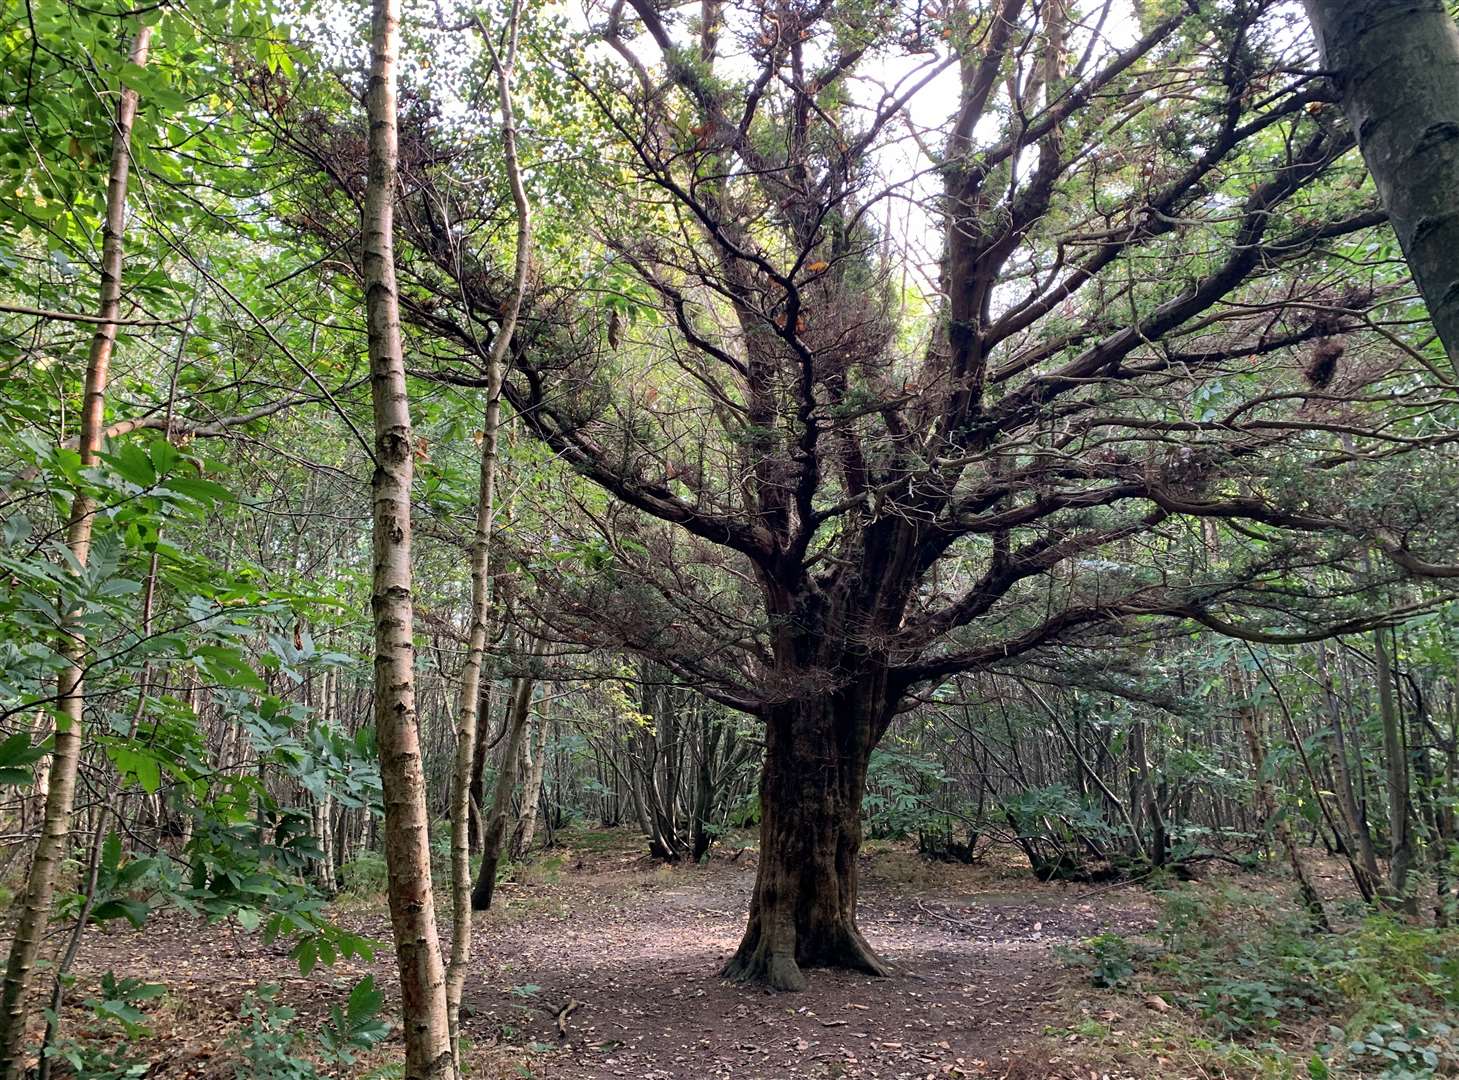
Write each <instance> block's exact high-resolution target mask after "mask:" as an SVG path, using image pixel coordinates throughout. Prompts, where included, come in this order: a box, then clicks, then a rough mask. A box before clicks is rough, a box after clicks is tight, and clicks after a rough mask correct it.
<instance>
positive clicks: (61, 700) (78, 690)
mask: <svg viewBox="0 0 1459 1080" xmlns="http://www.w3.org/2000/svg"><path fill="white" fill-rule="evenodd" d="M151 41H152V30H151V28H150V27H147V26H143V27H140V28H139V29H138V30H137V36H136V37H135V39H133V42H132V49H131V56H130V60H131V62H132V63H134V64H136V65H138V66H139V67H140V66H145V65H146V63H147V56H148V52H149V50H150V46H151ZM137 100H138V98H137V92H136V91H135V90H132V89H130V88H129V87H127V86H125V85H124V86H122V88H121V94H120V96H119V98H118V100H117V109H116V116H115V128H114V129H113V133H112V151H111V169H110V172H109V174H108V178H107V189H106V218H105V221H104V223H103V226H102V255H101V297H100V304H99V307H98V320H97V325H96V332H95V334H93V335H92V338H91V348H90V352H89V353H88V355H87V361H86V386H85V391H84V393H85V396H84V398H83V399H82V405H81V436H80V440H79V443H78V447H77V448H78V450H79V451H80V456H81V464H82V465H83V466H84V467H90V466H94V465H95V464H96V463H97V461H98V460H99V457H98V455H99V453H100V451H101V442H102V431H103V413H104V408H105V404H106V390H107V383H108V381H109V379H110V374H111V355H112V349H113V347H114V346H115V344H116V333H117V318H118V315H119V312H120V309H121V295H122V238H123V234H124V232H125V229H126V213H127V183H128V178H129V175H130V172H131V160H132V158H131V139H132V125H133V123H134V122H135V120H136V117H137ZM95 515H96V506H95V504H94V503H93V501H92V500H91V499H90V498H89V497H88V496H87V495H86V494H84V493H80V492H78V493H77V495H76V496H75V498H74V499H73V500H72V503H71V513H70V517H69V519H68V521H67V525H66V545H67V547H69V548H70V550H71V554H72V556H73V557H74V559H75V561H76V563H77V565H79V566H83V567H84V566H85V565H86V562H87V559H88V558H89V556H90V553H91V532H92V525H93V523H94V521H95ZM82 614H83V613H82V612H79V611H71V612H68V613H67V615H66V619H65V621H64V623H63V625H62V627H61V643H60V648H59V651H60V653H61V655H62V656H63V657H64V658H65V660H66V667H65V668H64V669H63V670H62V671H61V674H60V677H59V680H58V686H57V702H56V712H57V716H58V720H57V723H56V730H55V749H54V751H53V753H52V755H51V760H50V769H49V783H48V786H47V788H46V799H45V810H44V817H43V819H42V825H41V835H40V839H39V840H38V841H37V842H36V847H35V853H34V854H33V855H32V857H31V864H30V873H29V875H28V877H27V878H26V884H25V892H24V895H23V896H22V898H21V900H20V919H19V921H18V923H17V924H16V928H15V936H14V938H12V939H11V943H10V956H9V960H8V962H7V963H6V967H5V981H4V985H3V987H0V1055H3V1061H0V1077H4V1078H5V1080H10V1078H12V1077H16V1076H19V1075H20V1074H21V1073H22V1072H23V1071H24V1043H25V1028H26V1018H27V1016H26V1000H25V999H26V992H27V990H28V989H29V988H30V982H31V976H32V974H33V972H34V969H35V961H36V956H37V954H38V952H39V950H40V945H41V940H42V939H43V938H44V937H45V935H46V928H47V925H48V923H49V921H50V914H51V901H52V899H53V897H54V895H55V889H56V868H57V866H58V865H59V864H60V862H61V860H62V859H63V858H64V857H65V854H66V851H65V849H66V840H67V837H68V836H69V834H70V827H71V808H72V805H73V803H74V802H75V797H76V772H77V767H78V765H79V764H80V760H81V741H82V728H81V724H82V713H83V710H84V707H85V701H86V698H85V688H84V686H83V683H82V675H83V672H84V668H85V663H86V641H85V638H84V637H83V631H82V630H81V627H80V618H81V616H82Z"/></svg>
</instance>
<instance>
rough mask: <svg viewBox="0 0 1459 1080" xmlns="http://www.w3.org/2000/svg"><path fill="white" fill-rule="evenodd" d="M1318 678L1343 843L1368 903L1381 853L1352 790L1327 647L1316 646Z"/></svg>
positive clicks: (1376, 888)
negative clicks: (1343, 826)
mask: <svg viewBox="0 0 1459 1080" xmlns="http://www.w3.org/2000/svg"><path fill="white" fill-rule="evenodd" d="M1317 678H1318V681H1319V682H1321V684H1322V700H1323V705H1324V707H1325V708H1326V710H1327V719H1328V722H1329V723H1330V724H1332V741H1331V743H1330V744H1329V749H1330V757H1331V760H1332V771H1333V787H1334V788H1336V790H1337V805H1338V809H1339V811H1340V812H1341V814H1342V817H1343V820H1344V823H1345V824H1346V826H1347V828H1346V833H1345V836H1344V840H1343V842H1344V844H1345V845H1347V847H1348V849H1349V850H1348V852H1347V857H1348V862H1349V863H1350V864H1351V866H1352V868H1353V876H1354V878H1355V879H1356V881H1357V885H1358V891H1359V892H1361V893H1362V894H1363V898H1364V899H1365V900H1368V901H1369V902H1371V901H1373V900H1374V899H1375V898H1376V897H1377V896H1378V894H1379V892H1380V891H1381V887H1382V883H1383V875H1382V873H1381V872H1380V871H1379V869H1378V852H1377V851H1376V850H1375V849H1374V847H1373V834H1372V832H1371V830H1369V828H1368V823H1367V821H1366V820H1364V818H1363V813H1362V810H1361V809H1360V808H1359V806H1358V799H1357V795H1356V794H1355V793H1354V791H1353V780H1352V774H1351V773H1350V771H1349V769H1348V752H1347V739H1346V735H1345V733H1344V722H1343V716H1342V710H1341V709H1340V708H1339V707H1338V701H1337V694H1336V693H1335V692H1334V690H1333V685H1332V673H1331V671H1329V670H1328V667H1327V647H1326V645H1325V644H1324V643H1323V642H1320V641H1319V642H1318V643H1317Z"/></svg>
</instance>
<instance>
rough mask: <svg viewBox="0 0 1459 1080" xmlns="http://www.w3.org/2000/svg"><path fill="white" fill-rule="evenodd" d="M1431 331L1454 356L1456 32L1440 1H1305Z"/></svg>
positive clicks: (1458, 225) (1458, 350) (1457, 302)
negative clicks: (1425, 312)
mask: <svg viewBox="0 0 1459 1080" xmlns="http://www.w3.org/2000/svg"><path fill="white" fill-rule="evenodd" d="M1305 2H1306V8H1307V15H1308V17H1309V18H1310V19H1311V20H1312V27H1313V29H1314V30H1315V31H1316V34H1317V42H1318V46H1319V47H1320V48H1321V50H1322V59H1323V66H1324V67H1325V68H1327V69H1328V70H1329V71H1331V72H1333V74H1334V77H1335V79H1336V82H1337V85H1338V88H1339V90H1340V91H1341V93H1342V105H1343V111H1344V113H1346V115H1347V118H1348V122H1349V123H1350V124H1351V125H1352V129H1353V133H1354V134H1355V135H1356V136H1357V139H1358V147H1359V149H1361V150H1362V152H1363V160H1364V161H1365V162H1366V163H1367V165H1368V171H1369V172H1370V173H1372V175H1373V180H1374V182H1375V183H1376V184H1377V186H1378V194H1379V196H1380V197H1381V198H1382V200H1383V206H1384V208H1385V209H1386V210H1387V211H1388V218H1389V220H1390V221H1391V222H1392V223H1393V231H1394V232H1395V233H1397V234H1398V242H1399V243H1400V244H1401V245H1402V246H1403V253H1404V255H1405V256H1406V257H1407V259H1408V264H1409V266H1410V267H1411V268H1412V270H1413V276H1414V280H1415V281H1416V282H1417V283H1418V287H1419V291H1420V292H1422V293H1423V296H1424V300H1425V301H1426V302H1427V304H1428V307H1429V315H1430V317H1431V318H1432V319H1433V321H1434V327H1435V329H1437V330H1438V332H1439V337H1440V339H1442V341H1443V342H1444V346H1445V348H1446V349H1447V350H1448V352H1449V355H1450V356H1451V357H1455V358H1459V260H1456V259H1455V258H1454V253H1455V252H1456V251H1459V28H1456V27H1455V25H1454V20H1453V19H1452V18H1451V17H1450V15H1449V13H1448V11H1447V10H1445V5H1444V4H1443V3H1442V2H1441V0H1305Z"/></svg>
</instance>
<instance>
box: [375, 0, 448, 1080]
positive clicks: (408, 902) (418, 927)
mask: <svg viewBox="0 0 1459 1080" xmlns="http://www.w3.org/2000/svg"><path fill="white" fill-rule="evenodd" d="M399 47H400V8H399V0H375V7H374V18H373V25H372V28H371V37H370V81H369V91H368V97H367V107H368V111H369V123H370V154H369V175H368V180H367V183H366V188H365V208H364V215H363V225H364V270H365V273H364V278H365V310H366V317H367V322H368V326H369V352H370V390H371V397H372V399H373V402H374V420H375V425H374V426H375V473H374V477H373V479H372V481H371V488H372V496H373V517H374V540H373V544H374V550H373V559H374V581H373V585H372V590H371V595H370V606H371V609H372V612H373V615H374V619H375V727H376V733H377V736H376V737H377V741H378V744H379V749H380V785H381V789H382V795H383V801H384V804H385V821H384V831H385V864H386V867H387V868H388V873H389V889H388V893H389V900H390V923H391V930H392V931H393V935H394V938H395V956H396V964H397V967H398V969H399V975H400V999H401V1004H400V1011H401V1019H402V1021H403V1026H404V1028H405V1080H437V1078H439V1080H455V1077H456V1065H455V1059H454V1056H453V1055H452V1052H451V1039H450V1026H449V1020H448V1015H447V1007H446V973H445V967H444V965H443V964H442V961H441V946H440V941H439V939H438V937H437V933H436V910H435V897H434V893H433V890H432V883H431V849H430V818H429V815H428V813H427V809H426V793H425V776H424V771H423V769H422V765H421V748H420V728H419V724H418V720H417V715H416V707H415V647H414V623H415V611H414V602H413V598H412V594H411V587H412V578H411V562H410V548H411V544H410V539H411V520H410V486H411V481H412V479H413V453H414V450H415V447H414V445H413V443H412V432H411V426H410V404H409V400H408V398H407V396H406V387H405V355H404V347H403V344H402V341H401V336H400V309H399V299H398V296H397V293H396V285H395V251H394V222H395V186H396V140H397V136H396V99H395V86H396V55H397V52H398V50H399Z"/></svg>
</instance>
